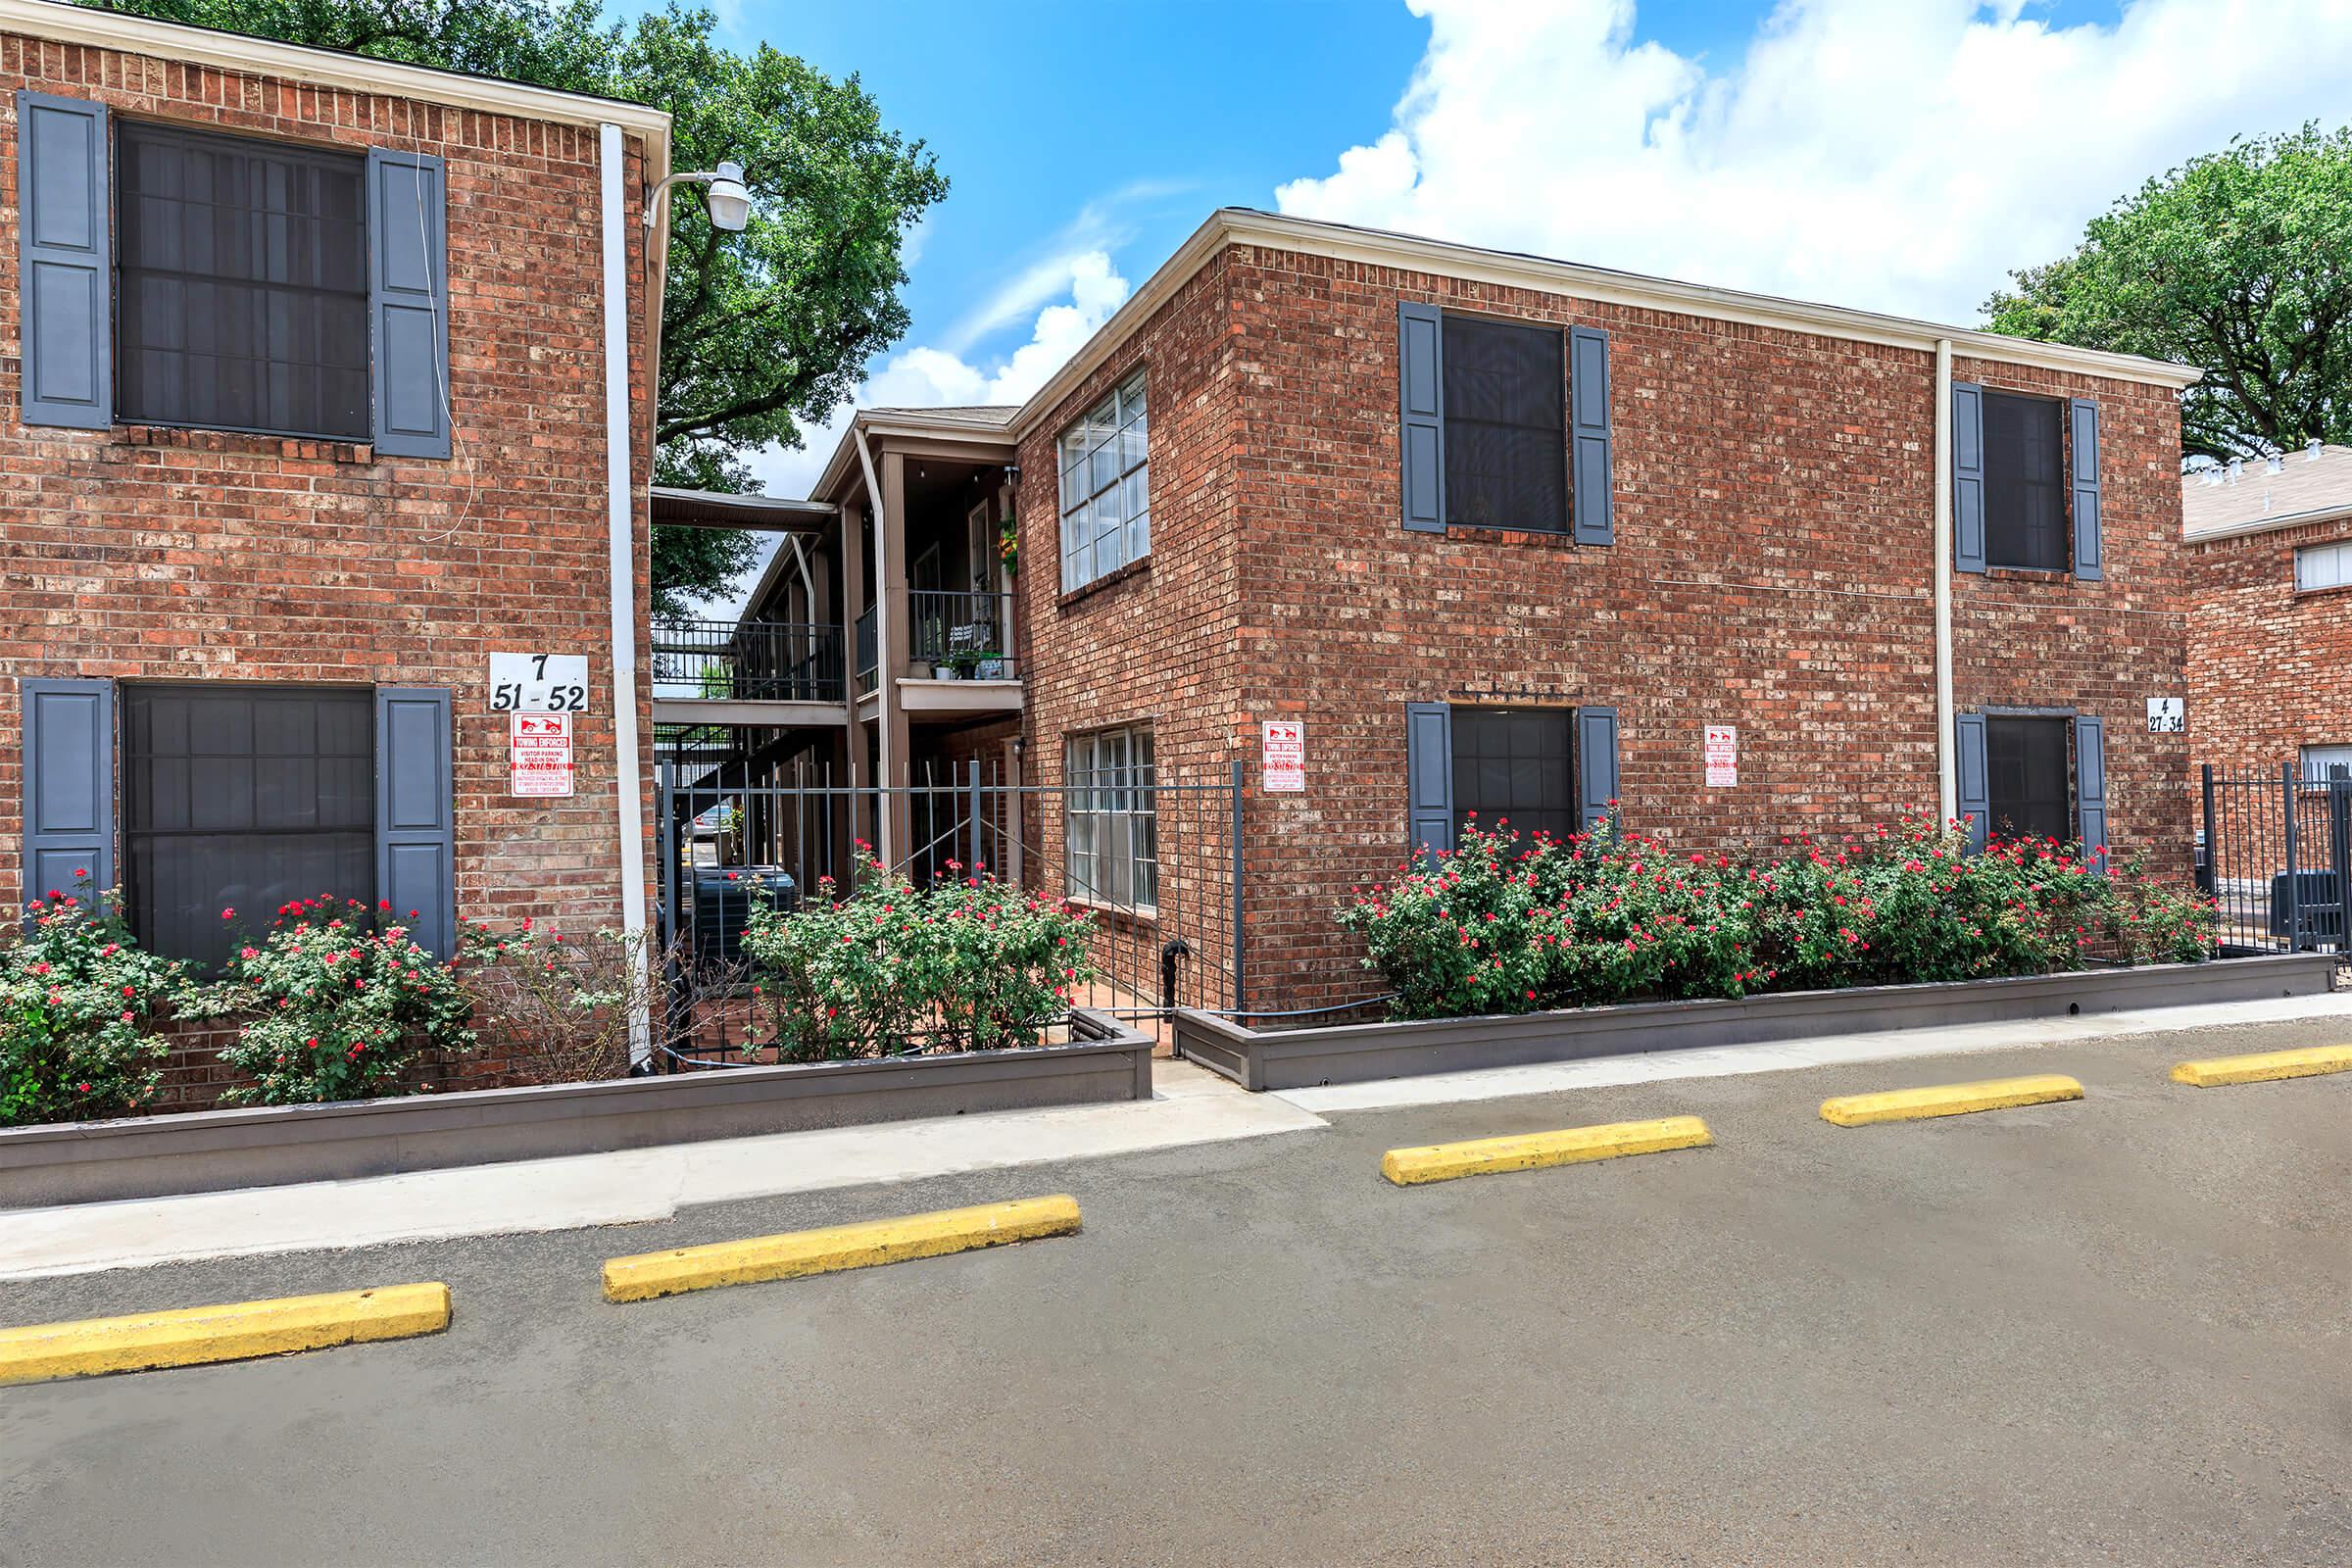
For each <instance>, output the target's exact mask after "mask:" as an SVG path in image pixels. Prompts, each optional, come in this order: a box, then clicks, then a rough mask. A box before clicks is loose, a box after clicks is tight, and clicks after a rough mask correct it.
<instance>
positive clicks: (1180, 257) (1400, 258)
mask: <svg viewBox="0 0 2352 1568" xmlns="http://www.w3.org/2000/svg"><path fill="white" fill-rule="evenodd" d="M1228 245H1255V246H1262V247H1264V248H1266V249H1270V250H1287V251H1295V252H1298V253H1299V254H1300V255H1306V256H1319V257H1325V258H1330V259H1333V260H1338V261H1347V262H1355V263H1359V264H1361V265H1363V266H1368V267H1388V268H1398V269H1404V270H1415V271H1424V272H1433V273H1437V274H1439V275H1441V276H1445V277H1453V278H1462V279H1465V280H1467V281H1471V282H1484V283H1494V284H1498V285H1502V286H1506V287H1513V288H1533V289H1541V290H1544V291H1547V292H1551V293H1557V294H1564V295H1567V296H1570V297H1572V298H1575V299H1582V300H1593V301H1598V302H1603V303H1608V304H1617V305H1627V306H1632V307H1635V308H1638V309H1643V310H1659V311H1674V312H1680V313H1682V314H1685V315H1689V316H1696V317H1701V318H1704V319H1711V320H1725V321H1740V322H1744V323H1746V324H1749V325H1754V326H1766V327H1775V328H1779V329H1781V330H1784V331H1790V332H1804V333H1809V334H1812V335H1814V336H1818V337H1833V338H1844V339H1847V340H1849V341H1855V342H1864V343H1878V344H1884V345H1887V346H1891V347H1897V348H1907V349H1916V350H1918V351H1919V352H1920V353H1922V354H1933V353H1934V352H1935V350H1936V343H1937V341H1938V340H1943V339H1948V340H1950V342H1951V344H1952V351H1953V352H1954V353H1955V354H1959V355H1964V356H1967V357H1968V358H1971V359H1982V360H1993V361H1998V362H2000V363H2003V364H2008V365H2031V366H2036V367H2039V368H2045V369H2055V370H2065V371H2071V372H2074V373H2077V374H2082V375H2099V376H2109V377H2113V378H2115V379H2119V380H2129V381H2147V382H2153V383H2155V384H2157V385H2161V386H2173V387H2181V386H2187V385H2189V384H2191V383H2192V382H2194V381H2196V380H2197V379H2198V377H2199V376H2200V375H2201V374H2202V372H2201V371H2198V370H2196V369H2193V368H2189V367H2187V366H2180V365H2172V364H2168V363H2166V362H2165V361H2162V360H2150V359H2142V358H2140V357H2138V356H2136V355H2129V354H2107V353H2102V352H2099V351H2097V350H2092V349H2078V348H2073V347H2070V346H2068V345H2065V344H2059V343H2037V342H2034V341H2033V340H2032V339H2028V338H2012V337H2002V336H2000V335H1998V334H1996V333H1991V332H1980V331H1975V330H1972V329H1969V328H1965V327H1953V326H1946V325H1941V324H1938V323H1936V322H1930V321H1921V320H1913V319H1908V318H1904V317H1896V316H1883V315H1880V314H1879V313H1877V312H1874V311H1859V310H1851V309H1847V308H1845V307H1841V306H1835V305H1818V304H1813V303H1811V302H1808V301H1803V300H1789V299H1782V298H1778V297H1776V296H1773V295H1766V294H1748V293H1743V292H1741V291H1740V290H1738V289H1726V288H1712V287H1709V286H1707V285H1704V284H1698V283H1684V282H1678V281H1676V280H1674V279H1671V278H1659V277H1645V276H1643V275H1642V274H1640V273H1637V272H1619V271H1613V270H1608V269H1606V268H1597V267H1585V266H1580V265H1578V264H1575V263H1572V262H1558V261H1551V260H1547V259H1545V258H1544V257H1540V256H1525V255H1519V254H1517V253H1513V252H1507V251H1493V250H1486V249H1483V248H1481V247H1478V246H1474V245H1461V244H1455V243H1452V242H1450V241H1446V240H1435V239H1425V238H1421V237H1419V236H1416V235H1411V234H1393V233H1388V232H1385V231H1382V230H1378V229H1362V228H1352V227H1349V226H1348V225H1347V224H1344V223H1325V222H1318V221H1312V220H1308V219H1301V218H1286V217H1282V216H1280V215H1277V214H1273V213H1260V212H1253V211H1250V210H1249V209H1246V208H1235V207H1227V208H1220V209H1219V210H1218V211H1216V212H1214V213H1212V214H1210V215H1209V217H1208V221H1206V222H1204V223H1202V224H1201V226H1200V227H1199V228H1198V229H1196V230H1194V231H1193V235H1192V237H1191V238H1190V239H1188V240H1186V241H1185V242H1184V244H1183V245H1182V246H1181V247H1179V248H1178V250H1177V252H1176V254H1175V255H1174V256H1172V257H1170V258H1169V259H1168V260H1167V262H1166V263H1165V264H1164V265H1163V266H1161V267H1160V269H1159V270H1157V271H1155V272H1153V273H1152V275H1151V277H1149V278H1148V279H1146V280H1145V282H1144V286H1143V287H1142V288H1140V289H1138V290H1136V292H1135V293H1134V294H1133V295H1132V296H1130V297H1129V299H1128V301H1127V303H1126V304H1125V305H1123V306H1121V307H1120V308H1119V309H1118V311H1117V312H1116V313H1115V314H1114V315H1113V316H1112V317H1111V319H1109V320H1108V321H1106V322H1104V323H1103V327H1102V329H1101V330H1099V331H1098V332H1096V333H1095V335H1094V336H1093V337H1091V338H1089V339H1088V340H1087V342H1086V345H1085V347H1083V348H1081V349H1080V350H1079V351H1078V352H1077V353H1076V354H1075V355H1073V356H1071V358H1070V359H1069V361H1068V362H1067V363H1066V364H1064V365H1063V366H1062V368H1060V369H1058V370H1056V371H1055V372H1054V375H1053V376H1052V377H1051V378H1050V379H1049V380H1048V381H1047V382H1046V384H1045V385H1044V386H1042V387H1040V388H1039V389H1038V390H1037V392H1036V394H1035V395H1034V396H1032V397H1031V398H1030V399H1029V401H1028V402H1026V403H1024V404H1022V405H1021V412H1020V413H1019V414H1017V415H1015V416H1014V417H1013V419H1012V422H1011V425H1010V426H1009V428H1010V430H1011V431H1012V432H1013V433H1015V434H1016V435H1026V434H1028V433H1029V431H1030V430H1031V429H1032V428H1033V427H1034V426H1035V425H1036V423H1037V421H1038V420H1040V419H1041V418H1043V417H1046V416H1047V415H1049V414H1051V413H1052V412H1053V411H1054V408H1056V407H1057V406H1058V405H1059V404H1060V403H1061V402H1062V400H1063V399H1065V398H1067V397H1068V396H1069V395H1070V392H1071V391H1072V389H1073V388H1075V387H1076V386H1077V384H1078V383H1079V382H1080V381H1082V380H1084V379H1085V378H1086V377H1087V376H1088V375H1090V374H1092V373H1093V372H1094V371H1095V370H1096V369H1097V368H1099V367H1100V366H1101V365H1102V364H1103V361H1105V360H1107V359H1108V358H1109V357H1110V356H1111V355H1112V354H1113V353H1115V352H1116V351H1117V349H1118V348H1119V346H1120V345H1121V344H1123V343H1124V342H1125V341H1126V340H1127V338H1128V337H1129V336H1130V335H1131V334H1132V333H1133V332H1134V331H1135V330H1136V329H1137V328H1138V327H1140V326H1141V325H1142V324H1143V323H1144V322H1145V321H1146V320H1148V319H1150V318H1151V316H1152V313H1153V312H1155V311H1157V310H1158V309H1159V308H1160V307H1161V306H1162V305H1165V304H1166V303H1167V302H1168V301H1169V300H1170V299H1171V298H1173V297H1174V296H1175V294H1176V292H1177V290H1178V289H1180V288H1182V287H1183V286H1184V284H1185V283H1187V282H1189V281H1190V280H1191V279H1192V277H1193V275H1194V274H1195V273H1197V272H1198V271H1200V270H1201V267H1202V266H1203V265H1205V264H1206V262H1207V260H1208V258H1209V257H1210V256H1211V255H1212V254H1214V253H1215V252H1216V251H1217V250H1219V249H1220V248H1222V247H1224V246H1228Z"/></svg>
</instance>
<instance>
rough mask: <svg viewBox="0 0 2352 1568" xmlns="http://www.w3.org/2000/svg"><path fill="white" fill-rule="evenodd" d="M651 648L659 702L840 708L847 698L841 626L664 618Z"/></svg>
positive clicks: (655, 625)
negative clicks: (828, 705) (700, 700)
mask: <svg viewBox="0 0 2352 1568" xmlns="http://www.w3.org/2000/svg"><path fill="white" fill-rule="evenodd" d="M652 648H653V656H654V695H655V696H656V697H657V698H662V699H665V700H668V699H678V698H704V699H707V700H710V701H713V702H750V703H838V702H841V701H843V700H844V698H845V695H846V693H845V691H844V682H843V680H842V668H841V628H840V627H839V626H824V625H810V624H807V623H804V622H800V621H782V620H747V621H733V620H681V619H673V618H668V617H657V618H656V619H655V621H654V623H653V643H652Z"/></svg>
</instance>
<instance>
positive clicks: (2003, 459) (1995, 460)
mask: <svg viewBox="0 0 2352 1568" xmlns="http://www.w3.org/2000/svg"><path fill="white" fill-rule="evenodd" d="M2065 419H2066V405H2065V404H2063V403H2060V402H2059V401H2058V400H2056V399H2055V398H2029V397H2020V396H2018V395H2017V394H2015V393H2012V392H1995V391H1992V390H1990V389H1989V388H1987V389H1986V391H1985V564H1986V565H1989V566H2014V567H2022V568H2026V569H2031V570H2040V571H2064V570H2066V569H2067V538H2066V531H2067V511H2066V434H2065Z"/></svg>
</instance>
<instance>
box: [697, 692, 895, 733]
mask: <svg viewBox="0 0 2352 1568" xmlns="http://www.w3.org/2000/svg"><path fill="white" fill-rule="evenodd" d="M849 721H850V710H849V705H848V704H846V703H782V702H753V701H742V700H735V699H725V698H722V699H715V700H714V699H711V698H704V697H657V698H655V699H654V722H655V723H657V724H759V725H772V726H774V727H776V728H779V729H792V728H796V727H798V726H800V725H804V724H847V723H848V722H849Z"/></svg>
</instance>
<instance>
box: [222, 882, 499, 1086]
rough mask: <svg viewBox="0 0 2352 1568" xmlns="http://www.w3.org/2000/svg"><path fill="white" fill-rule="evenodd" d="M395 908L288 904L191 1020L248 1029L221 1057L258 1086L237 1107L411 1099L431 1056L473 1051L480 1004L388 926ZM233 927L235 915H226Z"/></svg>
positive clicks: (449, 972) (242, 951) (319, 901)
mask: <svg viewBox="0 0 2352 1568" xmlns="http://www.w3.org/2000/svg"><path fill="white" fill-rule="evenodd" d="M390 912H391V906H390V905H388V904H385V905H379V906H378V907H377V908H376V909H375V910H374V911H372V912H371V911H369V910H368V908H367V907H365V906H364V905H359V904H353V903H348V902H345V901H341V900H336V899H332V898H328V897H323V896H322V897H319V898H316V899H298V900H296V901H295V902H294V903H291V904H288V905H284V906H282V907H280V908H279V909H278V911H277V917H276V919H275V920H274V921H272V922H271V924H270V934H269V935H268V936H266V937H264V938H262V939H261V941H260V943H259V944H258V945H256V944H253V943H248V944H246V945H244V946H243V947H241V948H239V949H238V950H237V953H236V955H235V956H233V957H231V958H230V959H229V960H228V962H227V964H226V965H225V966H224V968H223V972H222V977H221V980H220V981H219V982H217V983H215V984H213V985H209V986H205V987H202V988H200V989H199V990H198V991H197V992H196V994H195V995H194V996H193V998H192V999H191V1002H190V1010H191V1011H193V1012H195V1013H197V1014H199V1015H202V1016H207V1017H233V1018H235V1019H236V1020H237V1025H238V1027H237V1038H236V1041H235V1042H234V1043H233V1044H231V1045H229V1046H227V1047H225V1048H223V1049H222V1051H221V1060H222V1061H224V1062H226V1063H227V1064H228V1065H229V1066H231V1067H234V1068H236V1069H237V1070H238V1071H239V1072H242V1073H244V1074H246V1075H247V1076H248V1077H250V1078H251V1079H252V1080H253V1081H252V1083H251V1084H241V1085H238V1086H237V1087H235V1088H233V1089H231V1090H229V1091H228V1093H227V1094H225V1095H224V1096H222V1097H221V1098H222V1099H223V1100H224V1101H226V1102H227V1103H232V1104H234V1103H252V1102H259V1103H263V1104H267V1105H285V1104H307V1103H319V1102H323V1101H330V1100H368V1099H372V1098H375V1097H378V1096H383V1095H394V1094H400V1093H403V1092H405V1086H404V1084H403V1083H402V1079H401V1075H402V1073H403V1072H405V1071H406V1070H407V1069H408V1067H409V1066H410V1065H411V1064H412V1063H413V1062H415V1061H416V1060H417V1057H418V1056H419V1055H420V1054H423V1053H424V1052H426V1051H428V1050H435V1051H441V1052H445V1053H449V1054H464V1053H465V1052H467V1051H470V1050H472V1049H473V1045H474V1033H473V1030H472V1029H471V1028H470V1027H469V1020H470V1018H471V1016H472V1012H473V999H472V998H471V997H470V996H469V995H468V994H467V992H466V986H465V985H464V983H463V982H462V981H461V979H460V977H459V974H458V973H457V972H456V971H455V970H453V969H452V968H450V967H449V966H447V965H445V964H443V963H441V962H440V961H439V960H438V959H436V958H435V957H434V956H432V955H431V954H429V953H427V952H426V951H425V950H424V949H422V948H420V947H418V946H417V944H416V943H414V942H412V941H411V940H409V930H408V927H406V926H404V925H399V924H393V923H386V924H383V925H381V926H378V924H377V919H378V917H379V916H386V915H389V914H390ZM222 918H224V919H225V918H228V911H226V910H223V911H222Z"/></svg>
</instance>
